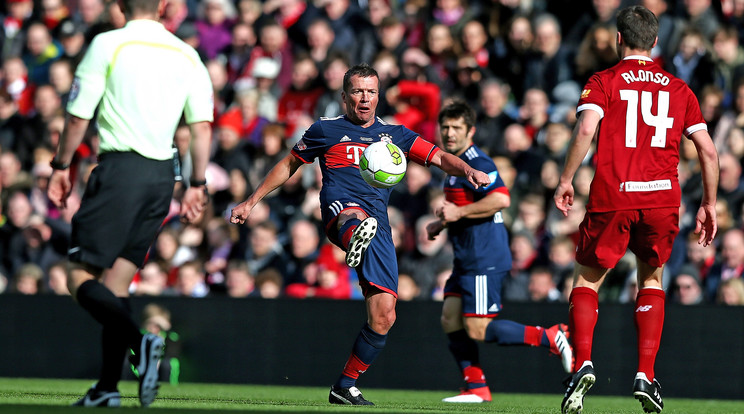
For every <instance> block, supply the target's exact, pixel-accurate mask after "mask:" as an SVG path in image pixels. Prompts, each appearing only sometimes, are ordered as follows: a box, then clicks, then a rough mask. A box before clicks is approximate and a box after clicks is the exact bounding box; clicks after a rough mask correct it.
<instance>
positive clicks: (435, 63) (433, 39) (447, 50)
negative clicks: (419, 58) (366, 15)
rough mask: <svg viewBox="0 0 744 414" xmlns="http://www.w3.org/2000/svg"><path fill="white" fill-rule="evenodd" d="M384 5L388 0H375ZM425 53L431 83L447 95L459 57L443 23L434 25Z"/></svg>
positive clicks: (425, 46)
mask: <svg viewBox="0 0 744 414" xmlns="http://www.w3.org/2000/svg"><path fill="white" fill-rule="evenodd" d="M374 1H377V2H379V3H384V2H385V1H386V0H374ZM424 51H425V52H426V54H427V55H428V56H429V59H430V60H431V64H430V69H431V74H432V77H431V79H430V80H431V81H432V82H434V83H436V84H437V85H439V87H440V88H441V89H442V90H443V91H446V92H447V94H448V95H449V93H450V92H451V91H452V88H453V87H454V85H453V83H452V74H453V73H454V72H455V66H456V62H457V55H456V53H455V39H454V38H453V37H452V32H451V31H450V29H449V27H447V26H446V25H444V24H441V23H435V24H432V25H431V26H430V27H429V30H428V32H427V36H426V44H425V45H424Z"/></svg>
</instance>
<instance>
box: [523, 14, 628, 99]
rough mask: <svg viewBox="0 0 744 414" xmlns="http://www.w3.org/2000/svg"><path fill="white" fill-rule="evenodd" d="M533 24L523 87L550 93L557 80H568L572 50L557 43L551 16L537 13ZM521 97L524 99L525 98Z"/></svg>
mask: <svg viewBox="0 0 744 414" xmlns="http://www.w3.org/2000/svg"><path fill="white" fill-rule="evenodd" d="M601 1H607V0H601ZM613 1H617V2H619V0H613ZM534 25H535V26H534V27H535V28H534V31H535V43H534V49H533V51H532V52H531V53H529V54H528V55H527V57H526V62H525V71H524V74H523V76H524V88H525V89H532V88H539V89H540V90H541V91H542V93H544V94H547V95H550V94H551V93H552V92H553V89H555V87H556V86H558V85H559V84H560V83H562V82H566V81H571V79H572V77H573V65H572V62H573V61H574V57H573V55H574V53H572V51H571V50H570V49H569V48H568V47H566V46H565V45H563V43H562V42H561V26H560V23H559V22H558V20H556V18H555V16H553V15H551V14H543V15H540V16H538V17H537V18H535V23H534ZM582 38H583V36H582ZM524 99H525V101H526V100H527V97H526V96H525V98H524Z"/></svg>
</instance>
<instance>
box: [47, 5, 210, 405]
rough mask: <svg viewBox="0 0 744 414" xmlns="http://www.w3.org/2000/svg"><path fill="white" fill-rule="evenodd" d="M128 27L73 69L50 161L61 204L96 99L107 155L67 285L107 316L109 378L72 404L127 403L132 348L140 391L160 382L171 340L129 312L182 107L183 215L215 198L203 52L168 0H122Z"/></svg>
mask: <svg viewBox="0 0 744 414" xmlns="http://www.w3.org/2000/svg"><path fill="white" fill-rule="evenodd" d="M119 6H120V7H121V9H122V11H123V12H124V14H125V15H126V18H127V24H126V25H125V26H124V27H123V28H121V29H118V30H112V31H109V32H105V33H101V34H99V35H98V36H96V37H95V38H94V39H93V41H92V42H91V44H90V47H89V48H88V50H87V52H86V54H85V56H84V57H83V60H82V62H81V63H80V65H79V66H78V69H77V71H76V73H75V81H74V82H73V85H72V88H71V90H70V98H69V103H68V104H67V117H66V121H65V128H64V131H63V133H62V136H61V137H60V140H59V148H58V151H57V155H56V156H55V158H54V160H53V161H52V168H54V173H53V174H52V177H51V181H50V183H49V191H48V193H49V198H50V199H51V200H52V201H53V202H54V203H55V204H57V205H58V206H65V203H66V200H67V197H68V196H69V194H70V191H71V190H72V183H71V180H70V173H69V169H68V168H69V167H70V163H71V162H72V158H73V154H74V152H75V150H76V148H77V147H78V146H79V145H80V143H81V142H82V140H83V137H84V134H85V131H86V129H87V128H88V124H89V122H90V120H91V118H93V114H94V112H95V110H96V108H98V118H97V122H98V131H99V135H100V148H99V158H98V159H99V164H98V166H97V167H96V168H95V169H94V170H93V172H92V173H91V175H90V178H89V179H88V183H87V187H86V189H85V193H84V195H83V200H82V203H81V206H80V209H79V210H78V212H77V213H76V214H75V216H74V217H73V220H72V241H71V246H70V250H69V259H70V262H71V264H70V269H69V275H68V280H67V286H68V287H69V289H70V293H72V296H73V298H75V299H76V300H77V302H78V303H79V304H80V306H82V307H83V308H84V309H85V310H86V311H88V313H90V314H91V316H93V318H95V319H96V320H97V321H98V322H99V323H101V325H103V335H102V347H103V366H102V369H101V376H100V379H99V381H98V382H97V384H96V385H94V386H93V387H92V388H91V389H90V390H88V392H87V394H86V395H85V396H84V397H83V398H81V399H80V400H79V401H77V402H76V403H75V404H74V405H81V406H89V407H92V406H99V407H115V406H119V405H120V399H121V397H120V394H119V392H118V388H117V387H118V382H119V379H120V377H121V371H122V365H123V363H124V358H125V355H126V354H127V350H128V349H132V350H133V351H134V360H133V362H134V364H135V367H136V368H137V372H138V376H139V383H140V384H139V400H140V403H141V404H142V406H145V407H146V406H148V405H150V404H151V403H152V402H153V400H154V399H155V397H156V395H157V391H158V372H157V371H158V369H157V365H158V360H159V359H160V357H161V356H162V354H163V340H162V339H161V338H160V337H158V336H156V335H152V334H146V335H144V336H143V335H142V334H141V333H140V330H139V327H138V326H137V324H136V323H135V322H134V320H133V319H132V316H131V309H130V306H129V302H128V287H129V284H130V282H131V281H132V278H133V277H134V274H135V272H136V271H137V268H138V267H140V266H141V265H142V264H143V262H144V259H145V255H146V253H147V250H148V248H149V246H150V244H151V242H152V241H153V239H154V238H155V235H156V233H157V231H158V228H159V226H160V225H161V223H162V222H163V220H164V219H165V217H166V215H167V213H168V210H169V206H170V200H171V197H172V196H173V186H174V169H173V159H172V158H173V152H172V144H173V136H174V133H175V130H176V127H177V125H178V122H179V120H180V119H181V116H182V115H183V116H184V117H185V119H186V122H187V123H188V124H189V125H190V127H191V133H192V136H193V138H194V141H193V142H192V146H191V151H192V157H193V160H194V161H193V163H194V165H193V173H192V176H191V177H192V180H191V186H190V187H189V189H188V190H186V192H185V194H184V196H183V200H182V204H181V215H182V217H183V219H184V220H185V221H194V220H196V219H198V218H199V217H200V216H201V214H202V211H203V209H204V207H205V205H206V203H207V196H206V193H205V186H206V180H205V175H204V174H205V170H206V166H207V162H208V160H209V141H210V137H211V127H210V122H211V121H212V109H213V97H212V86H211V82H210V80H209V75H208V74H207V70H206V68H205V67H204V65H203V64H202V62H201V61H200V60H199V56H198V55H197V53H196V51H195V50H194V49H193V48H191V47H190V46H188V45H186V44H185V43H183V42H182V41H180V40H179V39H178V38H176V37H175V36H174V35H172V34H171V33H170V32H168V31H167V30H166V29H165V27H163V25H162V24H160V23H159V22H158V16H160V13H161V12H162V11H163V8H164V7H165V0H119Z"/></svg>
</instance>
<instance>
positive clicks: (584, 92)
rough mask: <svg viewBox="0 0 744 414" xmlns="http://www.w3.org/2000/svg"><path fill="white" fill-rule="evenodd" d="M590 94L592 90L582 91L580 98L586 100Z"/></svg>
mask: <svg viewBox="0 0 744 414" xmlns="http://www.w3.org/2000/svg"><path fill="white" fill-rule="evenodd" d="M591 92H592V90H591V89H584V90H583V91H581V97H582V98H586V97H587V96H589V94H590V93H591Z"/></svg>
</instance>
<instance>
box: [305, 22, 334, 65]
mask: <svg viewBox="0 0 744 414" xmlns="http://www.w3.org/2000/svg"><path fill="white" fill-rule="evenodd" d="M335 39H336V34H335V33H334V32H333V28H332V27H331V24H330V23H329V22H328V20H326V19H325V18H322V17H319V18H317V19H315V20H313V21H312V22H311V23H310V26H309V27H308V28H307V52H308V54H309V55H310V57H311V58H312V59H313V61H314V62H315V65H316V66H317V67H318V70H321V69H322V66H323V64H324V62H325V61H326V59H328V57H329V55H330V54H332V53H333V52H338V51H339V50H338V49H335V48H334V47H333V41H334V40H335Z"/></svg>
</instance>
